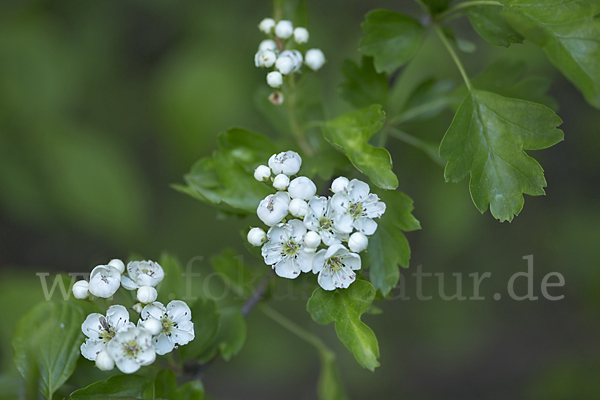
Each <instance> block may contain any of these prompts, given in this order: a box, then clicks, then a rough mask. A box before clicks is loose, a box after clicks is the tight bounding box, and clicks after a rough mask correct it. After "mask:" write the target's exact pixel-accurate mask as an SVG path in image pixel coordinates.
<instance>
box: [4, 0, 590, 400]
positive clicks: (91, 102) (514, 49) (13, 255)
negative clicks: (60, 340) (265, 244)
mask: <svg viewBox="0 0 600 400" xmlns="http://www.w3.org/2000/svg"><path fill="white" fill-rule="evenodd" d="M308 5H309V25H308V29H309V31H310V33H311V41H310V43H311V45H312V46H315V47H320V48H321V49H323V51H324V52H325V54H326V56H327V59H328V63H327V64H326V66H325V67H324V68H323V69H322V71H319V73H318V75H319V76H320V79H321V81H322V87H323V95H324V96H325V99H326V101H325V104H326V105H327V111H328V113H329V115H331V116H335V115H338V114H339V113H341V112H343V111H346V110H349V109H350V106H349V105H348V104H346V103H344V102H343V101H342V100H341V99H340V97H339V94H338V89H337V88H338V85H339V84H340V83H341V82H342V76H341V74H340V72H339V67H340V65H341V63H342V61H343V60H344V59H346V58H349V59H352V60H355V61H358V60H359V59H360V54H359V53H358V50H357V49H358V42H359V40H360V37H361V34H362V32H361V30H360V23H361V22H362V20H363V17H364V14H365V13H366V12H367V11H369V10H371V9H374V8H388V9H392V10H396V11H400V12H405V13H408V14H409V15H412V16H415V17H419V15H420V12H419V10H418V8H417V7H416V6H415V5H414V4H413V3H412V2H410V1H401V2H399V1H395V2H392V1H380V0H376V1H368V2H367V1H358V0H345V1H342V0H330V1H326V2H323V1H317V0H309V1H308ZM271 12H272V11H271V4H270V2H269V1H266V0H264V1H214V0H203V1H183V0H175V1H168V2H166V1H160V0H104V1H101V2H94V1H80V0H52V1H49V0H46V1H43V0H4V1H2V2H1V3H0V305H1V307H2V312H1V313H0V318H1V321H0V368H1V369H0V389H1V390H0V392H1V394H0V398H16V397H15V396H16V393H18V388H19V385H20V381H19V378H18V376H19V375H18V373H17V372H16V370H15V368H14V366H13V364H12V354H11V348H10V338H11V335H12V331H13V329H14V326H15V323H16V321H17V320H18V318H19V317H20V316H21V315H22V314H23V313H25V312H26V311H27V310H28V309H29V308H31V307H32V306H33V305H34V304H35V303H37V302H38V301H40V300H42V299H43V293H42V289H41V285H40V280H39V278H38V277H37V276H36V275H35V274H36V273H37V272H50V273H53V274H54V273H56V272H79V271H83V272H85V271H89V270H91V268H92V267H93V266H94V265H96V264H100V263H105V262H106V261H107V260H109V259H111V258H127V257H128V255H129V254H132V253H137V254H143V255H144V257H146V258H150V259H156V258H158V256H159V254H160V253H161V252H162V251H165V250H166V251H168V252H169V253H171V254H174V255H176V256H177V257H178V258H179V259H180V260H181V261H182V262H183V263H184V265H185V263H186V262H187V261H188V260H190V259H191V258H192V257H195V256H204V257H206V259H208V258H209V257H210V256H211V255H213V254H215V253H217V252H219V251H220V250H221V249H223V248H226V247H232V248H235V249H237V250H238V251H239V252H240V253H242V254H245V257H248V258H251V255H250V254H249V253H247V252H246V253H244V252H245V250H244V246H243V241H242V239H241V237H240V236H239V234H238V232H239V231H240V229H242V228H243V227H245V226H247V225H248V224H249V220H244V219H239V218H229V219H223V218H221V217H220V216H218V215H216V213H215V212H214V209H212V208H210V207H209V206H206V205H204V204H202V203H200V202H197V201H196V200H194V199H192V198H190V197H188V196H186V195H184V194H181V193H179V192H176V191H175V190H173V189H172V188H170V185H171V184H173V183H181V182H182V175H183V174H184V173H186V172H187V171H188V169H189V167H190V166H191V164H192V163H193V162H194V161H195V160H196V159H198V158H199V157H202V156H205V155H209V154H210V153H211V152H212V151H213V149H214V148H215V146H216V141H215V138H216V134H217V133H218V132H220V131H223V130H225V129H227V128H229V127H231V126H244V127H247V128H249V129H251V130H254V131H257V132H262V133H264V134H266V135H271V136H272V137H275V132H274V131H273V129H272V128H271V127H270V126H269V125H268V124H267V122H266V121H265V119H264V118H263V117H262V116H261V115H260V113H259V112H258V111H257V109H256V108H255V106H254V102H253V97H254V93H255V91H256V90H257V89H258V88H260V87H264V86H265V83H264V71H260V70H257V69H256V68H255V67H254V65H253V56H254V52H255V50H256V47H257V45H258V43H259V41H260V40H262V39H263V36H262V34H261V33H260V32H259V31H258V29H257V28H256V26H257V24H258V22H259V21H260V20H261V19H262V18H264V17H266V16H270V15H271ZM453 26H454V27H455V29H456V30H457V32H458V33H459V35H460V36H461V37H463V38H465V39H468V40H471V41H472V42H473V43H475V44H476V45H477V51H476V52H474V53H472V54H465V53H462V54H461V55H460V56H461V58H462V59H463V61H464V63H465V65H466V68H467V70H468V72H469V73H470V74H471V75H475V74H477V73H479V72H481V71H482V70H483V69H484V68H485V67H486V66H487V65H489V64H490V63H492V62H493V61H496V60H500V59H510V60H523V61H524V62H525V63H526V64H527V66H528V70H529V71H530V72H531V73H534V74H536V75H542V76H545V77H548V78H550V79H552V81H553V84H552V87H551V89H550V94H551V95H552V96H553V97H554V98H555V99H556V100H557V103H558V107H559V108H558V114H559V116H560V117H561V118H562V119H563V120H564V123H563V125H562V126H561V128H562V129H563V130H564V132H565V141H564V142H561V143H560V144H558V145H556V146H554V147H553V148H551V149H549V150H544V151H540V152H531V153H532V155H533V156H534V157H535V158H536V159H537V160H538V161H539V162H540V163H541V165H542V166H543V167H544V169H545V175H546V179H547V181H548V188H547V196H543V197H526V200H525V207H524V210H523V211H522V213H521V215H519V216H518V217H517V218H515V220H514V221H513V222H512V223H499V222H497V221H495V220H494V219H493V218H492V217H491V216H490V214H489V213H486V214H484V215H481V214H480V213H479V212H478V211H477V210H476V209H475V207H474V205H473V204H472V202H471V199H470V197H469V193H468V187H467V185H468V184H467V182H466V181H463V182H461V183H459V184H447V183H445V182H444V180H443V170H442V168H441V167H440V166H439V165H437V164H435V163H434V162H432V161H431V159H430V158H428V157H427V156H426V155H424V153H422V152H420V151H419V150H417V149H415V148H412V147H409V146H407V145H406V144H404V143H402V142H398V141H394V139H389V142H388V143H389V148H390V152H391V154H392V156H393V159H394V169H395V172H396V174H397V175H398V177H399V180H400V186H399V189H400V190H402V191H403V192H405V193H407V194H408V195H409V196H411V197H412V198H413V199H414V201H415V211H414V214H415V216H416V217H417V218H418V219H419V220H420V221H421V223H422V228H423V229H422V230H421V231H417V232H412V233H410V234H408V235H407V236H408V238H409V241H410V244H411V247H412V259H411V267H410V268H409V269H408V270H403V271H402V272H403V274H404V276H405V277H406V294H407V295H408V296H410V297H411V299H410V300H404V301H403V300H400V299H396V300H390V301H387V302H383V303H381V304H380V305H381V308H382V309H383V314H381V315H377V316H370V315H367V316H365V317H364V320H365V321H366V322H367V324H369V325H370V326H371V327H372V328H373V330H374V331H375V333H376V334H377V336H378V338H379V343H380V349H381V367H380V368H378V369H377V370H376V372H375V373H371V372H369V371H367V370H364V369H362V368H361V367H360V366H359V365H358V364H357V363H356V362H355V361H354V359H353V357H352V355H351V354H350V353H349V352H347V351H346V350H345V349H344V348H343V346H342V345H341V344H340V343H339V342H338V341H337V339H336V337H335V332H334V330H333V326H331V325H330V326H326V327H321V326H317V325H316V324H314V323H312V322H311V320H310V316H309V315H308V313H307V312H306V311H305V304H306V301H305V299H298V300H290V299H284V300H279V301H276V302H273V306H274V307H275V308H276V309H278V310H279V311H281V312H283V313H285V314H286V315H288V316H290V318H292V319H295V320H297V321H298V322H299V323H300V324H301V325H302V326H304V327H306V328H307V329H309V330H311V331H314V332H317V333H319V334H320V335H322V336H323V337H324V339H325V340H326V342H327V343H328V344H329V345H331V346H332V347H333V348H334V349H335V350H336V351H337V353H338V359H339V362H340V363H339V364H340V368H341V371H342V375H343V379H344V382H345V383H346V386H347V389H348V393H349V394H350V397H351V398H354V399H367V398H368V399H404V398H406V399H416V400H430V399H436V400H437V399H444V400H452V399H460V400H466V399H508V398H510V399H546V400H553V399H556V400H558V399H597V398H598V396H600V341H599V336H600V319H599V318H598V317H599V315H600V271H599V270H598V269H599V268H600V246H599V245H598V241H599V240H600V208H599V207H598V200H599V199H600V185H599V183H600V162H598V160H599V158H600V135H599V129H598V127H599V126H600V111H598V110H595V109H593V108H591V107H590V106H589V105H587V104H586V103H585V101H584V100H583V98H582V96H581V95H580V93H578V92H577V90H576V89H575V88H574V87H573V86H572V85H571V84H570V83H569V82H567V81H566V80H565V79H564V78H563V77H561V75H560V74H559V73H558V71H557V70H556V69H555V68H554V67H553V66H552V65H550V64H549V62H548V61H547V60H546V59H545V57H544V54H543V52H542V51H541V50H540V49H539V48H537V47H535V46H533V45H531V44H523V45H512V46H511V47H510V48H509V49H505V48H493V47H492V46H490V45H488V44H487V43H485V42H484V41H483V40H482V39H480V38H479V37H478V36H477V35H476V34H475V33H474V32H473V30H472V29H471V27H470V25H469V24H468V21H467V20H466V18H461V19H458V20H456V21H455V22H454V23H453ZM430 76H433V77H436V78H438V79H452V80H454V81H455V82H456V83H457V84H458V83H459V82H460V76H459V74H458V71H457V70H456V68H455V66H454V65H453V63H452V61H451V59H450V57H449V56H448V54H447V53H446V51H445V49H444V48H443V47H442V45H441V43H440V42H439V40H438V39H437V38H436V37H435V36H434V35H428V36H427V37H426V38H425V42H424V45H423V48H422V49H421V50H420V51H419V53H418V54H417V56H416V58H415V59H414V60H413V62H412V63H411V64H410V65H409V66H408V67H406V68H405V70H403V72H402V75H401V76H399V77H398V82H397V85H396V89H395V93H394V96H396V97H397V98H398V99H402V97H403V96H406V94H407V93H408V92H409V91H410V89H411V88H414V87H415V86H416V85H417V84H418V83H419V82H421V81H422V80H423V79H425V78H428V77H430ZM451 119H452V112H451V111H446V112H444V113H443V114H442V115H440V116H439V117H438V118H436V119H435V120H433V121H429V122H419V123H414V124H411V125H409V126H406V127H405V130H406V131H407V132H408V133H410V134H412V135H414V136H416V137H419V138H422V139H425V140H428V141H431V142H438V143H439V141H440V140H441V138H442V136H443V134H444V132H445V130H446V128H447V127H448V125H449V123H450V121H451ZM530 254H533V256H534V291H535V295H537V296H540V298H539V299H538V300H537V301H529V300H524V301H515V300H511V299H510V298H508V296H507V295H506V284H507V282H508V280H509V278H510V276H511V275H513V274H514V273H516V272H523V271H525V270H526V267H527V263H526V261H525V260H523V259H522V257H523V256H526V255H530ZM419 265H422V268H423V271H424V272H431V273H445V276H446V280H445V283H446V291H447V292H448V293H452V292H453V291H454V288H453V279H452V278H451V274H452V273H462V274H463V291H464V292H465V294H466V295H467V296H471V295H472V281H471V279H470V278H469V277H468V276H467V275H468V274H469V273H474V272H478V273H480V274H483V273H484V272H491V274H492V277H491V278H490V279H487V280H486V281H484V283H483V284H482V286H481V295H482V296H485V297H486V300H483V301H457V300H452V301H443V300H442V299H440V296H439V295H437V280H434V279H433V278H428V279H427V278H426V279H425V282H426V285H425V288H424V292H425V294H433V295H434V297H433V299H432V300H430V301H418V300H417V299H416V296H415V294H416V292H415V290H416V285H415V279H414V278H413V277H411V275H410V274H411V273H413V272H414V271H415V270H416V267H417V266H419ZM265 268H266V266H265ZM549 272H560V273H561V274H562V275H563V276H564V278H565V282H566V284H565V286H564V287H561V288H553V289H551V294H554V295H564V296H565V297H564V299H562V300H560V301H549V300H546V299H544V298H543V297H541V293H540V283H541V280H542V278H543V276H544V275H546V274H547V273H549ZM519 280H521V282H520V283H519V284H518V285H517V292H518V293H524V291H525V290H526V287H525V282H524V279H521V278H519V279H518V281H519ZM497 292H498V293H501V294H503V298H502V299H501V300H499V301H495V300H493V297H492V295H493V294H494V293H497ZM248 324H249V327H248V340H247V343H246V345H245V347H244V349H243V350H242V351H241V353H240V354H239V355H238V356H237V357H235V358H234V359H233V360H231V361H230V362H224V361H217V362H215V363H213V364H211V365H210V368H208V369H207V370H206V372H205V373H204V384H205V387H206V389H207V392H208V393H210V394H211V395H212V396H213V397H214V398H215V399H223V400H225V399H246V398H261V399H281V398H287V399H314V398H316V389H315V382H316V379H317V376H318V369H319V360H318V357H317V353H316V352H315V351H314V350H313V349H312V348H311V347H310V346H309V345H307V344H305V343H304V342H301V341H299V340H298V339H297V338H295V337H294V336H292V335H291V334H290V333H289V332H287V331H285V330H283V329H282V328H280V327H279V326H278V325H276V324H274V323H273V322H272V321H270V320H269V319H268V318H266V317H265V316H264V315H263V314H261V313H260V312H254V313H253V314H251V316H250V317H249V319H248Z"/></svg>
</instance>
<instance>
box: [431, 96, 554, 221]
mask: <svg viewBox="0 0 600 400" xmlns="http://www.w3.org/2000/svg"><path fill="white" fill-rule="evenodd" d="M561 122H562V121H561V119H560V118H559V117H558V116H557V115H556V114H554V112H553V111H552V110H550V109H549V108H547V107H545V106H542V105H540V104H535V103H531V102H528V101H523V100H517V99H509V98H506V97H502V96H499V95H497V94H493V93H490V92H486V91H481V90H473V91H472V93H471V94H469V95H467V97H466V98H465V99H464V101H463V102H462V104H461V105H460V107H459V109H458V111H457V112H456V116H455V117H454V120H453V121H452V124H451V125H450V127H449V128H448V131H447V132H446V135H445V136H444V139H443V140H442V143H441V145H440V156H441V157H442V158H443V159H444V160H446V161H448V163H447V164H446V169H445V171H444V177H445V179H446V181H451V182H458V181H460V180H462V179H463V178H464V177H465V176H466V175H467V174H469V173H470V174H471V180H470V185H469V189H470V192H471V197H472V199H473V202H474V203H475V206H476V207H477V208H478V209H479V211H481V212H482V213H483V212H485V210H486V209H487V207H488V204H490V211H491V213H492V215H493V216H494V217H495V218H497V219H499V220H500V221H511V220H512V219H513V217H514V216H515V215H518V214H519V212H520V211H521V209H522V208H523V202H524V200H523V193H525V194H529V195H531V196H539V195H543V194H544V189H543V188H544V187H545V186H546V180H545V179H544V174H543V170H542V167H541V166H540V165H539V164H538V163H537V162H536V161H535V160H534V159H533V158H531V157H528V156H527V155H526V154H525V153H524V151H523V150H539V149H545V148H547V147H550V146H552V145H554V144H556V143H558V142H559V141H561V140H562V138H563V133H562V131H561V130H558V129H555V128H556V126H558V125H560V124H561Z"/></svg>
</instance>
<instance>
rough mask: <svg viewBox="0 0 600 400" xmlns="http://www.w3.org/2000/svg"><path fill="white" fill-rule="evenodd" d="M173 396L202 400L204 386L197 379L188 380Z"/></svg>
mask: <svg viewBox="0 0 600 400" xmlns="http://www.w3.org/2000/svg"><path fill="white" fill-rule="evenodd" d="M175 398H176V399H177V400H203V399H204V386H202V382H200V381H198V380H195V381H191V382H188V383H186V384H184V385H182V386H181V387H180V388H179V389H178V390H177V396H176V397H175Z"/></svg>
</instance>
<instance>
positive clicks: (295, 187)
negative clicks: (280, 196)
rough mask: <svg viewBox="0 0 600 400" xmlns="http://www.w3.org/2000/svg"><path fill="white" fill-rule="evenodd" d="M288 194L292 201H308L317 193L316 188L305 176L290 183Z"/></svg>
mask: <svg viewBox="0 0 600 400" xmlns="http://www.w3.org/2000/svg"><path fill="white" fill-rule="evenodd" d="M288 193H289V194H290V197H291V198H292V199H303V200H310V199H311V198H312V197H313V196H314V195H315V194H316V193H317V186H316V185H315V183H314V182H313V181H311V180H310V179H309V178H307V177H305V176H299V177H297V178H296V179H294V180H293V181H291V182H290V186H289V187H288Z"/></svg>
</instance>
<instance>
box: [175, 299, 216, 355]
mask: <svg viewBox="0 0 600 400" xmlns="http://www.w3.org/2000/svg"><path fill="white" fill-rule="evenodd" d="M191 311H192V322H193V323H194V333H195V338H194V340H192V341H191V342H190V343H188V344H187V345H185V346H181V347H180V349H179V351H180V353H181V357H182V358H184V359H186V358H193V357H198V356H200V355H201V354H202V353H204V352H205V351H206V350H207V349H208V348H209V346H210V345H211V344H212V343H213V341H214V339H215V338H216V336H217V332H218V331H219V325H220V315H219V313H218V312H217V307H216V305H215V302H214V301H213V300H210V299H198V300H197V301H196V302H195V303H194V304H193V305H192V307H191Z"/></svg>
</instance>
